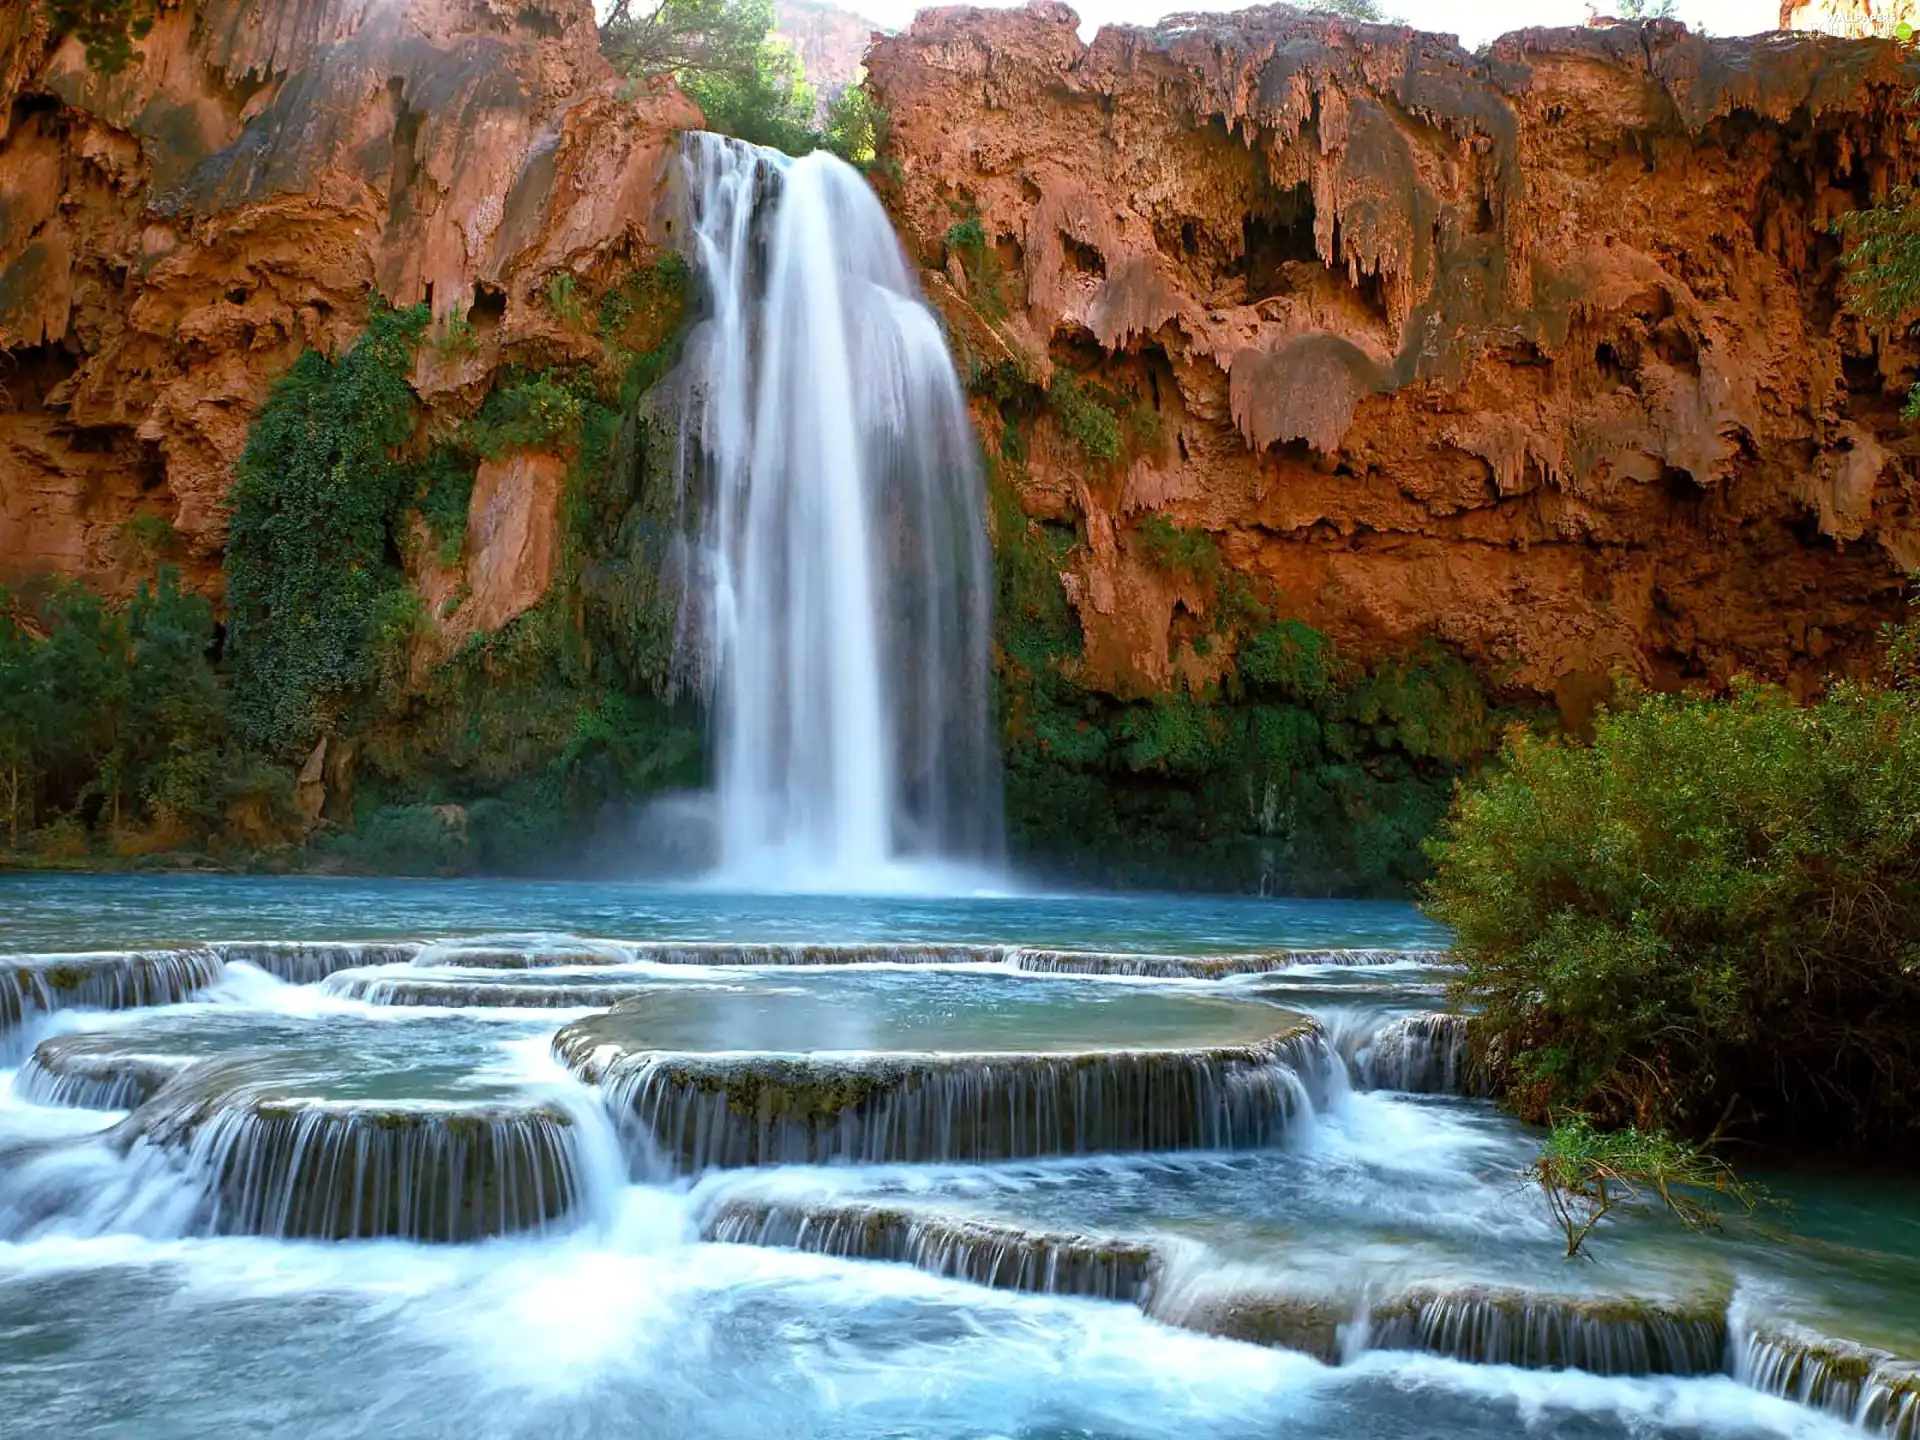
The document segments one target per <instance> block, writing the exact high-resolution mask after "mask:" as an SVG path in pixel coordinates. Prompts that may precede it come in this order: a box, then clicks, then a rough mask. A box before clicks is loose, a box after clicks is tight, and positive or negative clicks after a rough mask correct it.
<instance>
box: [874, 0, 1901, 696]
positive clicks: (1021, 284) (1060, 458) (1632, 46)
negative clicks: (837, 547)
mask: <svg viewBox="0 0 1920 1440" xmlns="http://www.w3.org/2000/svg"><path fill="white" fill-rule="evenodd" d="M1076 24H1077V21H1076V17H1075V16H1074V14H1073V12H1072V11H1071V10H1069V9H1067V8H1066V7H1065V6H1061V5H1049V4H1036V5H1034V6H1031V7H1030V8H1028V9H1026V10H1024V11H984V10H971V9H958V8H956V9H946V10H936V11H926V12H922V14H921V15H920V17H919V19H918V20H917V22H916V23H915V25H914V26H913V28H912V29H910V30H909V31H907V32H906V33H904V34H902V35H899V36H897V37H893V38H888V39H883V40H880V41H878V42H876V44H875V46H874V48H873V50H872V51H871V53H870V55H869V61H868V64H869V70H870V77H871V83H872V84H873V85H874V87H875V88H876V90H877V92H878V94H879V97H880V99H881V100H882V102H883V103H884V104H885V105H886V106H887V107H888V109H889V110H890V112H891V114H892V118H893V142H892V154H893V157H894V158H895V159H896V160H897V162H898V164H899V167H900V168H899V176H898V180H897V183H895V184H894V185H893V186H892V190H891V198H892V201H893V203H894V205H895V208H896V212H897V214H898V216H899V219H900V221H901V223H902V225H903V228H904V229H905V230H906V231H907V232H908V233H909V234H910V236H911V237H912V240H913V243H914V244H916V245H917V247H918V249H919V252H920V254H921V255H922V257H923V259H924V261H925V262H926V264H927V266H928V267H929V272H930V275H929V281H930V289H931V290H932V291H933V293H934V294H935V296H936V298H937V299H938V300H939V301H940V303H941V304H942V305H943V306H944V307H945V308H946V310H947V311H948V314H949V316H950V318H951V320H952V321H953V329H954V331H955V333H956V334H957V335H958V336H959V337H961V340H962V342H963V344H964V345H965V347H966V349H967V350H968V351H969V354H970V361H971V363H972V365H973V366H974V367H975V373H976V376H987V377H990V378H991V379H992V384H991V385H988V384H983V385H982V386H981V387H980V388H981V391H982V393H983V399H982V401H981V403H980V406H979V411H980V414H981V418H982V424H983V429H984V431H985V432H986V439H987V441H988V443H989V445H990V446H991V445H992V443H993V441H994V439H995V437H996V435H997V434H998V432H999V428H1000V426H1001V425H1002V424H1003V423H1019V424H1021V425H1022V426H1023V427H1025V428H1026V429H1027V430H1029V431H1030V432H1031V433H1030V434H1028V435H1026V436H1025V437H1024V438H1023V441H1022V444H1021V445H1020V446H1019V447H1016V450H1017V451H1023V452H1024V456H1025V463H1024V465H1023V466H1018V467H1017V468H1015V470H1014V482H1015V484H1016V485H1017V487H1018V492H1019V500H1020V504H1021V506H1022V507H1023V508H1024V510H1025V511H1026V512H1027V513H1028V514H1029V515H1030V516H1035V517H1039V518H1042V519H1046V520H1050V521H1058V522H1070V523H1071V524H1072V525H1073V527H1074V530H1073V534H1074V536H1075V540H1074V544H1073V547H1072V550H1071V554H1070V556H1069V558H1068V560H1067V562H1066V573H1065V576H1064V581H1065V584H1066V588H1067V592H1068V595H1069V598H1070V599H1071V600H1072V601H1073V603H1074V605H1075V606H1076V608H1077V610H1078V613H1079V618H1080V621H1081V625H1082V629H1083V631H1084V635H1085V655H1084V659H1083V661H1082V668H1081V670H1080V679H1081V680H1082V682H1083V683H1086V684H1088V685H1090V686H1093V687H1096V688H1100V689H1105V690H1108V691H1110V692H1112V693H1115V694H1119V695H1135V694H1149V693H1154V692H1156V691H1164V690H1165V689H1167V688H1168V687H1170V686H1173V685H1175V684H1176V683H1177V677H1179V676H1181V675H1184V676H1186V677H1187V678H1188V679H1189V680H1191V681H1201V682H1204V681H1205V680H1207V679H1209V678H1211V677H1213V676H1216V675H1218V674H1220V673H1221V672H1222V671H1223V670H1224V669H1225V667H1227V666H1228V665H1229V664H1230V663H1231V661H1230V658H1229V654H1228V651H1227V648H1226V647H1223V646H1221V645H1219V644H1217V643H1216V644H1208V643H1205V642H1204V641H1203V642H1201V643H1195V639H1194V636H1195V633H1196V630H1197V629H1204V628H1205V626H1206V616H1205V611H1206V609H1207V607H1208V605H1209V603H1210V596H1209V594H1208V592H1207V590H1206V588H1205V587H1203V586H1201V585H1198V584H1197V583H1196V582H1195V580H1194V578H1193V577H1192V576H1191V575H1181V574H1172V573H1168V571H1167V570H1166V568H1165V567H1164V566H1162V565H1160V564H1156V562H1155V559H1154V557H1153V554H1152V553H1151V549H1152V547H1151V546H1149V545H1147V544H1143V543H1142V540H1143V537H1142V531H1141V524H1142V520H1143V518H1144V517H1146V516H1148V515H1161V516H1163V517H1166V518H1167V519H1168V520H1169V521H1171V522H1173V523H1175V524H1178V525H1179V526H1182V527H1185V528H1187V529H1189V530H1198V531H1204V532H1205V533H1206V535H1207V536H1209V537H1211V539H1212V540H1213V542H1214V543H1215V545H1216V546H1217V548H1218V550H1219V552H1220V554H1221V556H1222V557H1223V559H1224V562H1225V564H1226V566H1227V567H1228V568H1229V569H1230V570H1231V571H1234V572H1237V573H1239V574H1240V575H1243V576H1247V577H1257V578H1258V580H1259V581H1260V582H1263V583H1264V585H1265V586H1267V587H1269V589H1268V593H1271V594H1274V595H1277V596H1278V597H1279V606H1280V608H1281V610H1282V611H1284V612H1285V613H1287V614H1291V615H1296V616H1298V617H1300V618H1302V619H1305V620H1306V621H1308V622H1309V623H1311V624H1312V625H1314V626H1316V627H1318V628H1320V629H1322V630H1324V631H1327V632H1329V633H1331V634H1332V635H1334V636H1335V637H1336V639H1338V640H1340V641H1341V642H1343V643H1344V644H1347V645H1349V646H1352V647H1354V648H1357V649H1359V650H1360V651H1362V652H1365V651H1368V650H1372V651H1375V652H1377V651H1380V650H1382V649H1391V648H1393V647H1399V646H1404V645H1406V644H1408V643H1411V642H1412V641H1413V640H1415V638H1416V637H1422V636H1435V637H1438V638H1439V639H1441V640H1443V641H1445V642H1446V643H1448V644H1450V645H1452V646H1454V647H1456V648H1457V649H1458V650H1459V651H1460V652H1461V653H1462V654H1464V655H1465V656H1466V657H1468V658H1469V659H1470V660H1471V661H1472V662H1473V663H1474V664H1475V666H1476V667H1477V668H1478V669H1479V670H1480V671H1481V672H1482V673H1483V674H1484V675H1486V676H1487V677H1489V678H1490V679H1491V680H1493V681H1494V682H1495V683H1497V684H1498V685H1500V686H1502V687H1505V688H1506V689H1507V690H1508V691H1509V692H1510V693H1517V694H1525V695H1533V696H1541V697H1545V696H1554V697H1556V698H1557V699H1558V700H1559V702H1560V704H1561V708H1562V710H1563V712H1565V713H1567V714H1568V716H1569V718H1571V719H1574V720H1576V721H1577V720H1578V719H1580V718H1581V717H1582V716H1583V715H1584V713H1585V711H1586V710H1587V708H1589V707H1590V706H1591V704H1592V702H1593V699H1594V697H1595V696H1597V695H1599V694H1601V693H1604V691H1605V689H1606V687H1607V685H1608V683H1609V681H1610V678H1611V677H1613V676H1615V675H1617V674H1620V673H1623V672H1624V673H1627V674H1631V675H1635V676H1638V677H1641V678H1643V679H1646V680H1650V681H1652V682H1654V683H1660V684H1664V683H1675V682H1679V681H1682V680H1685V679H1693V678H1703V679H1712V680H1724V679H1725V678H1726V677H1727V676H1729V675H1730V674H1732V673H1734V672H1736V671H1740V670H1747V671H1751V672H1758V673H1761V674H1765V675H1769V676H1772V677H1776V678H1782V679H1786V680H1788V681H1790V682H1792V683H1794V684H1795V685H1797V686H1799V687H1801V688H1807V687H1810V686H1812V685H1815V684H1817V683H1818V682H1819V680H1820V678H1821V677H1823V676H1825V675H1827V674H1829V673H1832V672H1834V671H1836V670H1846V669H1850V668H1854V667H1857V666H1860V665H1864V664H1866V663H1868V657H1869V656H1870V655H1871V653H1872V651H1873V649H1874V644H1875V637H1876V633H1877V630H1878V627H1879V625H1880V623H1881V622H1882V621H1883V620H1885V619H1886V618H1888V617H1889V616H1892V615H1894V614H1896V613H1898V611H1899V610H1900V608H1901V603H1902V595H1903V590H1904V586H1905V578H1904V577H1905V575H1906V573H1907V572H1908V571H1909V570H1910V569H1911V568H1912V567H1913V566H1914V565H1915V564H1917V563H1920V522H1917V521H1916V516H1915V511H1914V496H1915V475H1916V470H1915V462H1916V455H1920V445H1917V444H1916V442H1915V440H1914V438H1912V436H1911V435H1910V432H1909V430H1908V428H1907V427H1906V426H1905V425H1903V423H1902V422H1901V421H1900V420H1899V418H1898V414H1899V409H1900V405H1901V402H1902V398H1903V396H1904V392H1905V390H1906V387H1907V385H1908V384H1909V383H1910V382H1911V381H1912V379H1913V377H1914V367H1915V361H1916V353H1915V350H1914V349H1913V347H1912V346H1910V345H1909V344H1907V343H1905V342H1904V341H1902V340H1900V339H1898V338H1897V337H1895V338H1889V337H1887V336H1885V335H1879V334H1875V333H1873V332H1872V331H1871V330H1870V329H1869V328H1868V327H1867V326H1866V325H1864V324H1863V323H1862V322H1861V321H1860V320H1859V319H1858V318H1856V317H1855V316H1853V315H1852V314H1850V313H1849V312H1848V311H1847V309H1846V305H1845V298H1844V294H1843V290H1842V274H1841V265H1840V255H1841V249H1842V245H1841V241H1840V240H1839V239H1838V238H1837V237H1836V236H1834V235H1833V234H1832V233H1830V231H1829V230H1828V228H1827V226H1828V222H1830V221H1831V220H1833V219H1834V218H1835V217H1836V216H1838V215H1840V214H1843V213H1844V212H1846V211H1849V210H1852V209H1854V208H1857V207H1860V206H1862V205H1865V204H1868V203H1871V202H1873V201H1874V200H1876V199H1878V198H1880V197H1882V196H1884V195H1885V194H1886V193H1887V191H1888V189H1889V187H1891V186H1893V185H1895V184H1897V183H1901V182H1904V181H1906V180H1907V179H1909V178H1910V177H1911V175H1912V173H1913V171H1914V168H1915V161H1916V158H1917V157H1920V144H1917V142H1916V141H1915V140H1914V138H1913V136H1912V133H1911V130H1912V122H1913V119H1914V115H1913V112H1912V110H1911V108H1910V106H1909V102H1908V99H1907V97H1908V95H1909V93H1910V91H1911V90H1912V88H1913V85H1914V81H1915V79H1916V73H1915V69H1914V67H1913V66H1912V65H1911V64H1910V63H1909V62H1908V61H1906V60H1905V59H1904V58H1903V55H1902V53H1901V52H1900V51H1899V50H1898V49H1897V48H1896V47H1894V46H1892V45H1890V44H1886V43H1883V42H1877V41H1846V40H1838V39H1832V38H1828V37H1814V36H1784V35H1781V36H1770V37H1759V38H1755V39H1746V40H1707V39H1702V38H1700V37H1698V36H1694V35H1690V34H1688V33H1687V32H1686V31H1685V30H1684V29H1683V28H1682V27H1680V26H1679V25H1677V24H1673V23H1670V22H1648V23H1645V24H1639V23H1635V24H1619V25H1611V26H1606V27H1601V28H1593V29H1586V30H1553V31H1522V32H1519V33H1516V34H1513V35H1508V36H1506V37H1504V38H1502V39H1501V40H1499V41H1497V42H1495V43H1494V44H1493V45H1492V46H1491V47H1489V48H1488V49H1487V50H1485V51H1483V52H1481V53H1479V54H1469V53H1467V52H1465V51H1463V50H1462V49H1460V48H1459V47H1458V46H1457V45H1455V44H1454V43H1452V42H1451V41H1450V40H1448V39H1446V38H1444V37H1436V36H1430V35H1423V34H1418V33H1415V32H1412V31H1409V30H1405V29H1400V28H1396V27H1387V26H1373V25H1364V24H1358V23H1354V22H1350V21H1346V20H1341V19H1334V18H1328V17H1324V16H1312V15H1307V14H1304V13H1301V12H1298V11H1295V10H1291V9H1288V8H1286V7H1280V6H1276V7H1273V8H1270V9H1265V10H1252V11H1246V12H1242V13H1240V14H1238V15H1231V16H1212V15H1207V16H1198V15H1196V16H1186V17H1180V18H1176V19H1173V20H1170V21H1168V22H1167V23H1165V24H1164V25H1162V26H1161V27H1159V28H1158V29H1155V30H1139V29H1130V28H1110V29H1107V30H1104V31H1102V32H1101V34H1100V35H1099V36H1098V37H1097V38H1096V39H1095V40H1094V42H1093V43H1092V44H1091V45H1087V44H1083V43H1082V42H1081V41H1080V39H1079V38H1078V36H1077V35H1076V33H1075V29H1076ZM976 217H977V220H978V232H973V233H979V232H984V235H983V237H982V238H983V239H984V242H985V245H984V247H982V248H983V251H984V253H983V254H982V255H981V256H980V257H979V258H980V260H982V261H984V263H974V262H970V260H969V257H968V256H967V255H966V254H964V253H962V247H961V246H959V245H957V244H954V243H950V242H951V241H953V240H954V239H956V238H957V236H956V234H955V232H954V227H955V226H956V225H963V226H964V225H968V224H970V222H971V221H973V220H974V219H975V218H976ZM969 238H971V235H970V236H969ZM1008 367H1011V368H1012V370H1014V371H1016V372H1017V373H1018V375H1019V376H1020V377H1021V379H1022V381H1024V382H1026V383H1029V384H1031V385H1033V386H1037V387H1044V386H1045V385H1046V384H1047V383H1048V380H1049V378H1050V376H1051V375H1052V374H1053V373H1054V371H1055V369H1056V368H1057V367H1065V368H1067V369H1070V370H1072V371H1074V372H1076V373H1077V374H1079V375H1080V376H1082V377H1083V378H1091V379H1092V380H1094V381H1096V382H1097V383H1100V384H1102V385H1104V386H1105V387H1106V388H1107V390H1108V391H1109V392H1117V393H1118V394H1120V395H1122V396H1124V397H1130V400H1131V402H1132V403H1133V404H1134V405H1135V406H1137V407H1138V408H1139V410H1140V411H1142V412H1153V416H1154V417H1157V418H1154V419H1153V422H1152V423H1151V424H1144V425H1140V426H1138V427H1136V433H1137V434H1139V435H1141V436H1144V437H1146V438H1145V439H1144V440H1143V441H1141V442H1140V443H1137V444H1135V445H1133V446H1130V447H1129V451H1128V453H1127V454H1125V455H1123V456H1122V457H1121V460H1120V462H1119V463H1116V464H1114V465H1112V466H1104V467H1103V466H1100V465H1097V464H1089V463H1088V461H1087V457H1086V456H1085V455H1084V454H1083V453H1081V452H1080V451H1079V450H1077V449H1076V448H1075V447H1074V446H1072V445H1071V444H1069V443H1067V441H1066V440H1065V438H1064V437H1063V435H1062V433H1061V427H1060V426H1059V425H1058V424H1056V423H1054V422H1053V420H1052V419H1051V418H1050V417H1049V415H1048V414H1047V413H1046V412H1045V411H1044V410H1042V411H1041V412H1039V413H1038V415H1037V416H1035V415H1033V414H1032V413H1031V412H1029V413H1028V415H1027V417H1026V418H1024V419H1023V418H1019V417H1018V416H1017V415H1015V414H1013V413H1011V412H1009V413H1007V414H1005V415H1003V414H1002V413H1001V412H1000V411H996V409H995V408H994V406H993V405H992V403H991V401H990V400H989V399H987V398H984V396H985V392H986V391H988V390H989V389H991V388H993V387H994V386H996V385H997V386H1002V387H1003V386H1004V384H1005V383H1006V382H1005V380H1004V376H1005V375H1006V373H1007V371H1008ZM1196 617H1198V624H1196Z"/></svg>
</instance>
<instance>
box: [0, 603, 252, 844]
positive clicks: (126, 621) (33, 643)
mask: <svg viewBox="0 0 1920 1440" xmlns="http://www.w3.org/2000/svg"><path fill="white" fill-rule="evenodd" d="M33 609H34V612H35V616H34V618H35V621H36V627H37V628H38V629H40V630H41V631H43V632H44V635H43V637H42V636H36V635H35V634H33V633H32V632H30V631H29V630H27V629H26V628H25V627H23V626H22V625H21V624H20V622H19V621H18V619H16V618H15V617H14V615H13V614H12V613H11V603H10V602H9V601H8V600H7V598H6V597H4V596H0V802H4V804H5V823H6V827H7V836H8V841H9V843H10V844H12V845H14V846H15V847H18V846H19V845H20V843H21V834H22V832H23V831H25V830H27V829H29V828H30V827H31V826H32V825H33V822H34V816H35V813H36V811H38V810H41V809H48V810H54V811H66V812H68V813H69V814H70V815H71V816H72V817H73V818H74V821H75V823H76V824H82V825H84V823H85V820H84V819H83V818H82V814H81V812H83V811H84V812H85V814H86V816H90V817H93V818H95V819H97V820H98V821H100V822H103V823H106V824H108V825H114V826H120V825H125V824H127V823H129V822H134V821H146V822H151V823H154V824H157V825H159V824H164V825H166V826H168V827H170V828H171V829H172V830H173V831H174V832H176V833H178V834H180V835H181V836H182V837H183V838H194V837H201V836H204V835H206V834H207V833H208V831H209V830H210V829H212V828H213V826H214V825H215V824H216V822H217V820H218V817H219V813H220V810H221V807H222V805H223V803H224V800H225V798H226V794H227V774H228V771H229V769H230V766H231V763H232V761H231V754H230V748H229V726H228V717H227V708H226V696H225V693H224V692H223V690H222V689H221V687H220V683H219V678H218V676H217V675H216V673H215V671H214V668H213V661H212V655H213V648H214V623H213V609H212V607H211V606H210V605H208V604H207V602H206V601H205V600H204V599H203V598H201V597H200V596H198V595H194V594H191V593H189V592H187V591H186V590H184V589H183V588H182V587H181V584H180V577H179V573H178V572H177V571H175V570H174V569H172V568H171V567H168V566H162V567H161V568H160V570H159V572H158V573H157V574H156V575H155V577H154V578H153V579H152V580H151V581H147V582H143V583H142V584H141V585H140V587H139V589H138V591H137V592H136V593H135V594H134V596H133V598H132V599H131V600H130V601H129V602H128V603H127V604H126V605H125V606H124V607H121V608H119V609H116V608H114V607H113V606H112V605H109V604H108V603H107V602H106V601H105V600H104V599H103V598H102V597H101V596H100V595H99V594H97V593H96V592H94V591H91V590H88V589H87V588H86V587H84V586H82V585H80V584H78V583H75V582H66V583H62V584H59V585H56V586H54V587H53V588H52V589H51V591H49V592H48V593H47V594H46V595H45V597H44V598H42V599H41V601H40V602H39V604H38V605H37V606H34V607H33Z"/></svg>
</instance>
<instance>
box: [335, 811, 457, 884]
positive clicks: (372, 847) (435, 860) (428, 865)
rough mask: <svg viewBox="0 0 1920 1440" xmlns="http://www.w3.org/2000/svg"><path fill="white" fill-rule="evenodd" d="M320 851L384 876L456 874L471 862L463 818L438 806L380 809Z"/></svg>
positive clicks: (455, 812) (336, 837)
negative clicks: (323, 850)
mask: <svg viewBox="0 0 1920 1440" xmlns="http://www.w3.org/2000/svg"><path fill="white" fill-rule="evenodd" d="M324 848H325V850H326V852H327V853H328V854H330V855H332V856H334V857H335V858H337V859H340V860H344V861H346V862H347V863H348V864H350V865H353V866H356V867H360V868H364V869H368V870H377V871H379V872H380V873H382V874H385V875H459V874H463V873H465V871H466V870H467V868H468V866H469V865H470V863H471V861H472V858H473V855H472V844H471V842H470V841H469V839H468V835H467V820H466V816H465V815H464V814H463V813H460V812H457V811H455V810H454V809H452V808H451V807H443V806H438V805H384V806H382V807H381V808H379V809H378V810H375V811H373V812H372V813H371V814H369V815H368V816H367V817H366V818H365V819H364V820H362V821H361V822H360V824H359V825H357V826H356V827H355V828H354V829H353V830H351V831H349V832H347V833H346V834H344V835H337V836H332V837H330V838H329V839H328V840H327V841H326V843H325V846H324Z"/></svg>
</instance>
